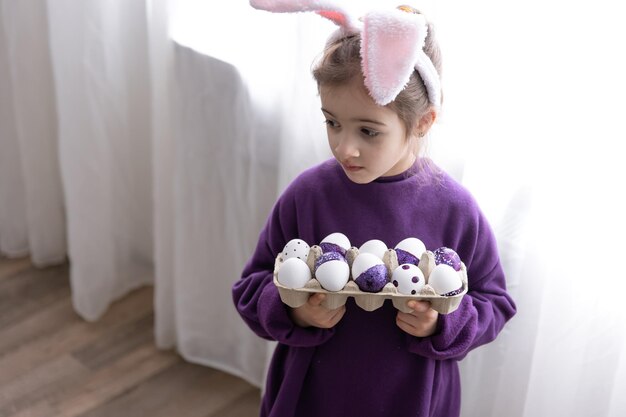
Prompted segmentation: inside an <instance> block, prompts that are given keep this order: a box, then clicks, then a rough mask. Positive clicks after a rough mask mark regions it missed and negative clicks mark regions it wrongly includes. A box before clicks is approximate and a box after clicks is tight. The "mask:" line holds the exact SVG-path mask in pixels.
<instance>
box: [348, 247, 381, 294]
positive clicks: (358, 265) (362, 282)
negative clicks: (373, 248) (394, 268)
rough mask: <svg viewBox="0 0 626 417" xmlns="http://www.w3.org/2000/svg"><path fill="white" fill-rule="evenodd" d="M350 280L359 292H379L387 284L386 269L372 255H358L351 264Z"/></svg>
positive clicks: (379, 260) (378, 259)
mask: <svg viewBox="0 0 626 417" xmlns="http://www.w3.org/2000/svg"><path fill="white" fill-rule="evenodd" d="M352 279H354V282H355V283H356V285H358V286H359V288H360V289H361V291H364V292H379V291H380V290H382V288H383V287H384V286H385V284H386V283H387V267H385V264H384V263H383V261H382V260H381V259H380V258H379V257H378V256H376V255H374V254H372V253H359V254H358V255H357V257H356V258H355V259H354V262H353V263H352Z"/></svg>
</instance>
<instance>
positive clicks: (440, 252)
mask: <svg viewBox="0 0 626 417" xmlns="http://www.w3.org/2000/svg"><path fill="white" fill-rule="evenodd" d="M433 255H434V256H435V265H440V264H445V265H448V266H451V267H452V268H454V270H455V271H460V270H461V258H459V255H458V254H457V253H456V252H455V251H454V250H452V249H450V248H446V247H445V246H442V247H440V248H438V249H436V250H435V251H434V252H433Z"/></svg>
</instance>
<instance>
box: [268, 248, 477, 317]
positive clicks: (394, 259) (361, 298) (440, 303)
mask: <svg viewBox="0 0 626 417" xmlns="http://www.w3.org/2000/svg"><path fill="white" fill-rule="evenodd" d="M358 254H359V249H358V248H356V247H352V248H350V249H348V250H347V251H346V260H347V261H348V265H349V267H350V270H352V262H353V261H354V259H355V258H356V257H357V255H358ZM321 255H322V248H320V247H319V246H318V245H314V246H311V249H310V251H309V255H308V257H307V260H306V263H307V265H308V266H309V269H310V270H311V274H312V276H313V278H312V279H311V280H309V282H307V284H306V285H305V286H304V287H302V288H289V287H285V286H284V285H282V284H281V283H280V282H278V271H279V270H280V267H281V265H282V263H283V258H282V256H281V254H279V255H278V256H277V257H276V261H275V264H274V285H276V287H277V288H278V292H279V294H280V299H281V300H282V301H283V303H285V304H287V305H288V306H289V307H292V308H298V307H300V306H302V305H304V303H306V302H307V300H308V299H309V297H310V296H311V294H314V293H323V294H326V298H325V299H324V301H322V305H323V306H324V307H326V308H328V309H331V310H334V309H336V308H339V307H341V306H342V305H344V304H345V303H346V300H347V299H348V297H354V300H355V302H356V304H357V305H358V306H359V307H361V308H362V309H364V310H366V311H374V310H376V309H378V308H380V307H382V305H383V304H384V302H385V300H387V299H390V300H391V301H392V303H393V306H394V307H395V308H396V309H398V310H400V311H402V312H404V313H410V312H411V311H412V310H411V309H410V308H409V307H408V306H407V305H406V304H407V302H408V301H409V300H419V301H430V303H431V307H432V308H433V309H434V310H436V311H437V312H438V313H440V314H449V313H452V312H453V311H455V310H456V309H457V308H458V307H459V304H460V303H461V299H462V298H463V296H464V295H465V294H466V293H467V270H466V268H465V264H464V263H461V270H460V271H459V274H460V277H461V282H462V283H463V287H462V291H461V292H460V293H459V294H456V295H453V296H442V295H438V294H437V293H435V290H433V288H432V287H431V286H430V285H428V277H429V276H430V272H431V271H432V270H433V268H434V267H435V257H434V255H433V253H432V252H431V251H426V252H424V254H423V255H422V257H421V258H420V262H419V265H418V268H419V269H421V270H422V272H423V273H424V277H425V278H426V284H425V285H424V286H423V287H422V289H421V291H420V292H419V293H418V294H415V295H406V294H401V293H399V292H398V290H397V288H396V287H395V286H394V285H393V284H392V283H391V275H392V274H393V271H394V270H395V269H396V268H397V267H398V256H397V254H396V251H395V250H394V249H388V250H387V251H386V252H385V254H384V256H383V263H384V264H385V267H386V268H387V284H385V286H384V287H383V289H382V290H381V291H379V292H377V293H370V292H364V291H361V289H359V287H358V285H357V284H356V282H354V280H353V279H352V276H350V279H349V281H348V283H347V284H346V285H345V286H344V288H343V289H342V290H340V291H336V292H332V291H327V290H325V289H324V288H322V286H321V285H320V283H319V281H318V280H317V279H315V276H314V275H313V273H314V270H315V262H316V261H317V259H318V258H319V257H320V256H321Z"/></svg>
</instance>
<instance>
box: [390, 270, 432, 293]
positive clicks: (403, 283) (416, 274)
mask: <svg viewBox="0 0 626 417" xmlns="http://www.w3.org/2000/svg"><path fill="white" fill-rule="evenodd" d="M391 282H392V283H393V285H394V286H395V287H396V288H397V289H398V292H399V293H400V294H405V295H415V294H418V293H419V292H420V290H421V289H422V287H423V286H424V284H425V279H424V273H423V272H422V270H421V269H419V268H418V267H417V265H414V264H404V265H400V266H398V267H397V268H396V269H395V270H394V271H393V274H392V275H391Z"/></svg>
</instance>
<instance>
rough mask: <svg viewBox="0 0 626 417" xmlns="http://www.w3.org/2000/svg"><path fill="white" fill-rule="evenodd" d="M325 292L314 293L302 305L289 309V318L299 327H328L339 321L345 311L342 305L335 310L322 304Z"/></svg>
mask: <svg viewBox="0 0 626 417" xmlns="http://www.w3.org/2000/svg"><path fill="white" fill-rule="evenodd" d="M325 298H326V294H322V293H316V294H313V295H312V296H310V297H309V299H308V300H307V302H306V303H304V305H302V306H300V307H298V308H293V309H291V318H292V320H293V321H294V323H296V324H297V325H298V326H300V327H309V326H314V327H319V328H322V329H330V328H331V327H333V326H335V325H336V324H337V323H339V320H341V318H342V317H343V314H344V313H345V312H346V306H345V305H343V306H341V307H339V308H337V309H335V310H329V309H327V308H326V307H323V306H322V301H324V299H325Z"/></svg>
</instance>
